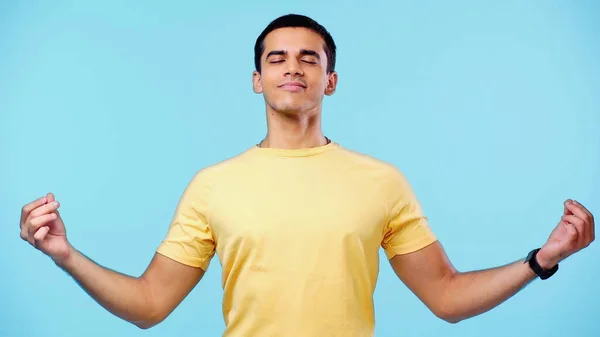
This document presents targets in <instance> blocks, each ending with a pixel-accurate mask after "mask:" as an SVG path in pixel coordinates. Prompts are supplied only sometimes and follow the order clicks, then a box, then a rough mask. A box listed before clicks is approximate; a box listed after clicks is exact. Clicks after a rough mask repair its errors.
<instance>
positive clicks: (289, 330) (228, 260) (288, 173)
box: [157, 142, 436, 337]
mask: <svg viewBox="0 0 600 337" xmlns="http://www.w3.org/2000/svg"><path fill="white" fill-rule="evenodd" d="M435 240H436V237H435V236H434V234H433V232H432V231H431V229H430V227H429V225H428V223H427V218H426V217H425V216H424V215H423V212H422V210H421V206H420V204H419V202H418V201H417V198H416V197H415V195H414V193H413V191H412V189H411V187H410V185H409V184H408V182H407V180H406V179H405V177H404V176H403V175H402V173H401V172H400V171H399V170H398V169H396V168H395V167H394V166H392V165H391V164H388V163H386V162H383V161H380V160H377V159H374V158H372V157H370V156H367V155H364V154H360V153H357V152H353V151H350V150H348V149H346V148H344V147H342V146H341V145H340V144H338V143H336V142H331V143H329V144H327V145H324V146H319V147H314V148H307V149H295V150H289V149H273V148H259V147H257V146H254V147H252V148H249V149H248V150H247V151H244V152H243V153H241V154H239V155H237V156H235V157H233V158H230V159H228V160H225V161H223V162H220V163H218V164H215V165H212V166H209V167H207V168H204V169H202V170H200V171H199V172H198V173H197V174H196V175H195V176H194V178H193V179H192V180H191V182H190V183H189V185H188V187H187V188H186V190H185V192H184V193H183V195H182V197H181V200H180V202H179V204H178V206H177V209H176V211H175V215H174V217H173V221H172V223H171V226H170V229H169V231H168V234H167V235H166V237H165V239H164V241H163V242H162V243H161V245H160V246H159V247H158V249H157V251H158V253H160V254H163V255H165V256H167V257H169V258H171V259H173V260H176V261H178V262H181V263H184V264H187V265H190V266H195V267H201V268H203V269H204V270H206V269H207V268H208V265H209V262H210V260H211V258H212V257H213V256H214V254H215V253H216V254H217V256H218V259H219V261H220V263H221V265H222V269H223V274H222V286H223V290H224V297H223V308H222V309H223V315H224V319H225V325H226V328H225V332H224V335H223V336H226V337H248V336H260V337H270V336H278V337H280V336H302V337H312V336H314V337H324V336H327V337H333V336H343V337H354V336H372V335H373V332H374V309H373V293H374V290H375V283H376V281H377V276H378V271H379V254H378V252H379V247H383V249H384V250H385V253H386V255H387V257H388V258H392V257H393V256H395V255H396V254H405V253H409V252H413V251H415V250H418V249H421V248H423V247H425V246H427V245H429V244H431V243H432V242H434V241H435Z"/></svg>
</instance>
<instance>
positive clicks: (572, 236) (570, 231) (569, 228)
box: [564, 222, 579, 241]
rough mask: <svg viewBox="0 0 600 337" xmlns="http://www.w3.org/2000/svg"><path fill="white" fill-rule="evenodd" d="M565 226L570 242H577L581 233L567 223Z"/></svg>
mask: <svg viewBox="0 0 600 337" xmlns="http://www.w3.org/2000/svg"><path fill="white" fill-rule="evenodd" d="M564 226H565V227H566V230H567V236H568V238H569V241H575V240H577V236H578V235H579V233H578V232H577V229H576V228H575V225H573V224H570V223H566V222H565V223H564Z"/></svg>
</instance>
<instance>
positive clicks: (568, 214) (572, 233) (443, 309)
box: [390, 200, 595, 323]
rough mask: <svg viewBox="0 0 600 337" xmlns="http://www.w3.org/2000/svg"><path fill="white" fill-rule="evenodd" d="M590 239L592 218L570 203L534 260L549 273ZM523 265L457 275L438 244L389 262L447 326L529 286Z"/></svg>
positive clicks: (527, 270) (527, 269)
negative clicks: (536, 259) (549, 270)
mask: <svg viewBox="0 0 600 337" xmlns="http://www.w3.org/2000/svg"><path fill="white" fill-rule="evenodd" d="M594 236H595V234H594V219H593V216H592V214H591V213H590V212H589V211H587V209H585V208H584V207H583V206H582V205H581V204H578V203H576V202H571V201H570V200H569V201H567V202H566V203H565V212H564V215H563V217H562V219H561V221H560V223H559V224H558V226H557V227H556V228H555V229H554V231H553V232H552V234H551V235H550V237H549V238H548V241H547V242H546V243H545V244H544V246H543V247H542V249H541V250H540V252H539V253H538V262H539V264H540V265H541V266H542V267H543V268H544V269H550V268H551V267H552V266H554V265H556V264H557V263H558V262H560V261H562V260H563V259H565V258H566V257H568V256H570V255H571V254H573V253H575V252H577V251H579V250H581V249H583V248H584V247H587V246H588V245H589V244H590V243H591V242H592V241H594ZM523 261H524V260H520V261H516V262H513V263H511V264H508V265H505V266H501V267H497V268H492V269H486V270H479V271H471V272H464V273H463V272H458V271H457V270H456V269H455V268H454V267H453V265H452V263H451V262H450V260H449V259H448V256H447V255H446V253H445V251H444V249H443V247H442V245H441V244H440V243H439V242H435V243H433V244H431V245H429V246H427V247H425V248H423V249H421V250H419V251H416V252H413V253H409V254H404V255H396V256H394V257H393V258H391V259H390V263H391V266H392V268H393V269H394V271H395V272H396V274H397V275H398V277H399V278H400V279H401V280H402V281H403V282H404V283H405V284H406V286H407V287H408V288H409V289H410V290H411V291H412V292H413V293H415V295H416V296H417V297H418V298H419V299H421V301H423V303H424V304H425V305H426V306H427V307H428V308H429V309H430V310H431V311H432V312H433V313H434V314H435V315H436V316H438V317H440V318H442V319H444V320H446V321H448V322H451V323H457V322H459V321H461V320H464V319H467V318H470V317H473V316H476V315H479V314H482V313H484V312H486V311H488V310H490V309H492V308H494V307H496V306H498V305H499V304H501V303H502V302H504V301H506V300H507V299H509V298H510V297H511V296H513V295H514V294H516V293H517V292H518V291H519V290H520V289H522V288H523V287H524V286H525V285H527V284H528V283H529V282H531V281H532V280H533V279H534V278H535V277H536V275H535V273H534V272H533V271H532V270H531V268H530V267H529V265H528V264H524V263H523Z"/></svg>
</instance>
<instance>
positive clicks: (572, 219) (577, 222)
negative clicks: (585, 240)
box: [562, 215, 585, 233]
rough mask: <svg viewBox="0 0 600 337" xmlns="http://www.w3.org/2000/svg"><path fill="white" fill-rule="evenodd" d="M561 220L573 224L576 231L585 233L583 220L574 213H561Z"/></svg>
mask: <svg viewBox="0 0 600 337" xmlns="http://www.w3.org/2000/svg"><path fill="white" fill-rule="evenodd" d="M562 220H563V221H564V222H566V223H568V224H571V225H573V226H575V228H576V229H577V232H579V233H585V221H584V220H583V219H581V218H579V217H577V216H575V215H563V216H562Z"/></svg>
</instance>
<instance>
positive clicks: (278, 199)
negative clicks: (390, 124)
mask: <svg viewBox="0 0 600 337" xmlns="http://www.w3.org/2000/svg"><path fill="white" fill-rule="evenodd" d="M335 53H336V48H335V44H334V41H333V39H332V38H331V36H330V35H329V33H328V32H327V31H326V30H325V29H324V28H323V27H322V26H320V25H319V24H318V23H316V22H315V21H313V20H311V19H310V18H307V17H304V16H299V15H287V16H283V17H280V18H278V19H276V20H275V21H273V22H272V23H271V24H270V25H269V26H267V27H266V29H265V30H264V32H263V33H262V34H261V35H260V36H259V37H258V39H257V41H256V47H255V63H256V71H255V72H254V77H253V87H254V91H255V92H256V93H261V94H263V96H264V99H265V103H266V104H265V105H266V115H267V122H268V123H267V124H268V131H267V135H266V137H265V138H264V139H263V140H262V141H261V142H260V143H259V144H257V145H256V146H252V147H251V148H249V149H248V150H247V151H244V152H243V153H241V154H239V155H238V156H236V157H234V158H230V159H228V160H226V161H223V162H221V163H218V164H215V165H212V166H210V167H207V168H205V169H202V170H200V171H199V172H198V173H197V174H196V175H195V176H194V178H193V179H192V181H191V182H190V184H189V186H188V187H187V188H186V190H185V191H184V193H183V195H182V197H181V200H180V202H179V205H178V207H177V209H176V211H175V215H174V217H173V220H172V223H171V224H170V229H169V231H168V234H167V236H166V238H164V240H163V242H162V243H161V244H160V246H159V247H158V249H157V252H156V254H155V256H154V258H153V259H152V261H151V263H150V265H149V266H148V268H147V270H146V271H145V272H144V273H143V275H142V276H140V277H130V276H126V275H123V274H119V273H117V272H114V271H111V270H109V269H107V268H104V267H102V266H99V265H98V264H96V263H94V262H93V261H91V260H90V259H88V258H86V257H85V256H84V255H82V254H81V253H79V252H78V251H77V250H76V249H75V248H73V247H72V246H71V245H70V244H69V242H68V240H67V238H66V232H65V226H64V224H63V222H62V220H61V218H60V215H59V213H58V208H59V204H58V202H57V201H56V200H54V196H53V195H52V194H48V195H47V196H44V197H42V198H40V199H38V200H36V201H33V202H32V203H30V204H28V205H26V206H24V208H23V211H22V218H21V237H22V238H23V239H24V240H26V241H28V242H29V243H30V244H31V245H33V246H34V247H36V248H37V249H39V250H40V251H42V252H43V253H45V254H47V255H48V256H50V257H51V258H52V259H53V260H54V261H55V263H56V264H57V265H58V266H60V267H61V268H63V269H64V270H65V271H66V272H68V273H69V274H70V275H72V277H73V278H74V279H75V280H76V281H77V282H78V283H79V284H80V285H81V286H82V287H83V288H84V289H85V290H86V291H87V292H88V293H89V294H90V296H91V297H92V298H94V299H95V300H96V301H97V302H98V303H100V304H101V305H102V306H103V307H104V308H106V309H107V310H109V311H110V312H111V313H113V314H114V315H116V316H118V317H120V318H122V319H124V320H127V321H129V322H131V323H133V324H135V325H137V326H139V327H140V328H149V327H152V326H153V325H155V324H157V323H159V322H161V321H162V320H164V319H165V318H166V317H167V316H168V315H169V314H170V313H171V312H172V310H173V309H174V308H175V307H176V306H177V305H178V304H179V303H180V302H181V301H182V300H183V298H184V297H185V296H186V295H187V294H188V293H189V292H190V291H191V289H192V288H193V287H194V286H195V285H196V283H197V282H199V281H200V279H201V278H202V276H203V274H204V272H205V271H206V270H207V268H208V266H209V262H210V261H211V259H212V258H213V256H214V255H215V254H217V256H218V258H219V260H220V262H221V264H222V266H223V286H224V298H223V309H224V315H225V322H226V329H225V333H224V335H225V336H344V337H350V336H371V335H372V334H373V331H374V313H373V292H374V289H375V283H376V279H377V274H378V264H379V263H378V256H379V255H378V252H379V248H380V247H383V249H384V250H385V253H386V255H387V257H388V258H389V260H390V263H391V266H392V268H393V269H394V271H395V272H396V274H397V275H398V276H399V277H400V278H401V279H402V281H403V282H404V283H405V284H406V285H407V286H408V287H409V288H410V289H411V290H412V291H413V292H414V293H415V294H416V295H417V296H418V297H419V298H420V299H421V300H422V301H423V302H424V303H425V304H426V305H427V306H428V308H430V309H431V311H432V312H433V313H435V314H436V315H437V316H438V317H440V318H442V319H444V320H446V321H448V322H453V323H454V322H458V321H460V320H463V319H466V318H469V317H473V316H475V315H478V314H481V313H483V312H485V311H487V310H490V309H492V308H493V307H495V306H497V305H499V304H500V303H502V302H503V301H505V300H506V299H508V298H509V297H511V296H512V295H513V294H515V293H516V292H517V291H519V290H520V289H521V288H523V287H524V286H525V285H526V284H527V283H528V282H530V281H532V280H533V279H535V278H536V277H538V276H540V277H541V278H547V277H549V276H551V274H552V273H554V272H555V271H556V269H557V265H558V263H559V262H560V261H561V260H563V259H565V258H566V257H567V256H569V255H571V254H573V253H575V252H577V251H579V250H581V249H582V248H584V247H586V246H588V245H589V244H590V243H591V242H592V241H593V240H594V220H593V217H592V214H590V212H589V211H588V210H587V209H586V208H585V207H584V206H582V205H581V204H579V203H577V202H576V201H571V200H567V201H566V202H565V203H564V215H563V217H562V218H561V219H560V221H559V223H558V226H557V227H556V228H555V229H554V231H553V232H552V233H551V234H550V237H549V238H548V241H547V242H546V243H545V244H544V245H543V247H541V249H535V250H532V253H530V254H527V252H524V255H528V256H527V258H524V259H522V260H520V261H516V262H513V263H511V264H507V265H505V266H502V267H498V268H493V269H488V270H482V271H473V272H467V273H462V272H458V271H457V270H455V269H454V268H453V266H452V264H451V263H450V261H449V260H448V257H447V256H446V254H445V252H444V250H443V248H442V246H441V245H440V243H439V242H438V241H437V239H436V237H435V235H434V234H433V233H432V231H431V230H430V228H429V225H428V223H427V218H426V217H425V216H424V214H423V213H422V211H421V207H420V205H419V202H418V201H417V198H416V197H415V195H414V193H413V191H412V190H411V187H410V185H409V183H408V182H407V181H406V179H405V178H404V176H403V175H402V173H401V172H400V171H399V170H398V169H396V168H395V167H393V166H392V165H390V164H388V163H385V162H382V161H379V160H377V159H374V158H372V157H369V156H366V155H363V154H359V153H355V152H352V151H350V150H348V149H345V148H344V147H342V146H341V145H340V144H338V143H336V142H332V141H331V140H329V139H328V138H327V137H325V136H324V135H323V134H322V132H321V102H322V100H323V97H324V96H325V95H331V94H333V93H334V92H335V89H336V84H337V80H338V77H337V74H336V72H335V71H334V68H335Z"/></svg>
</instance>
